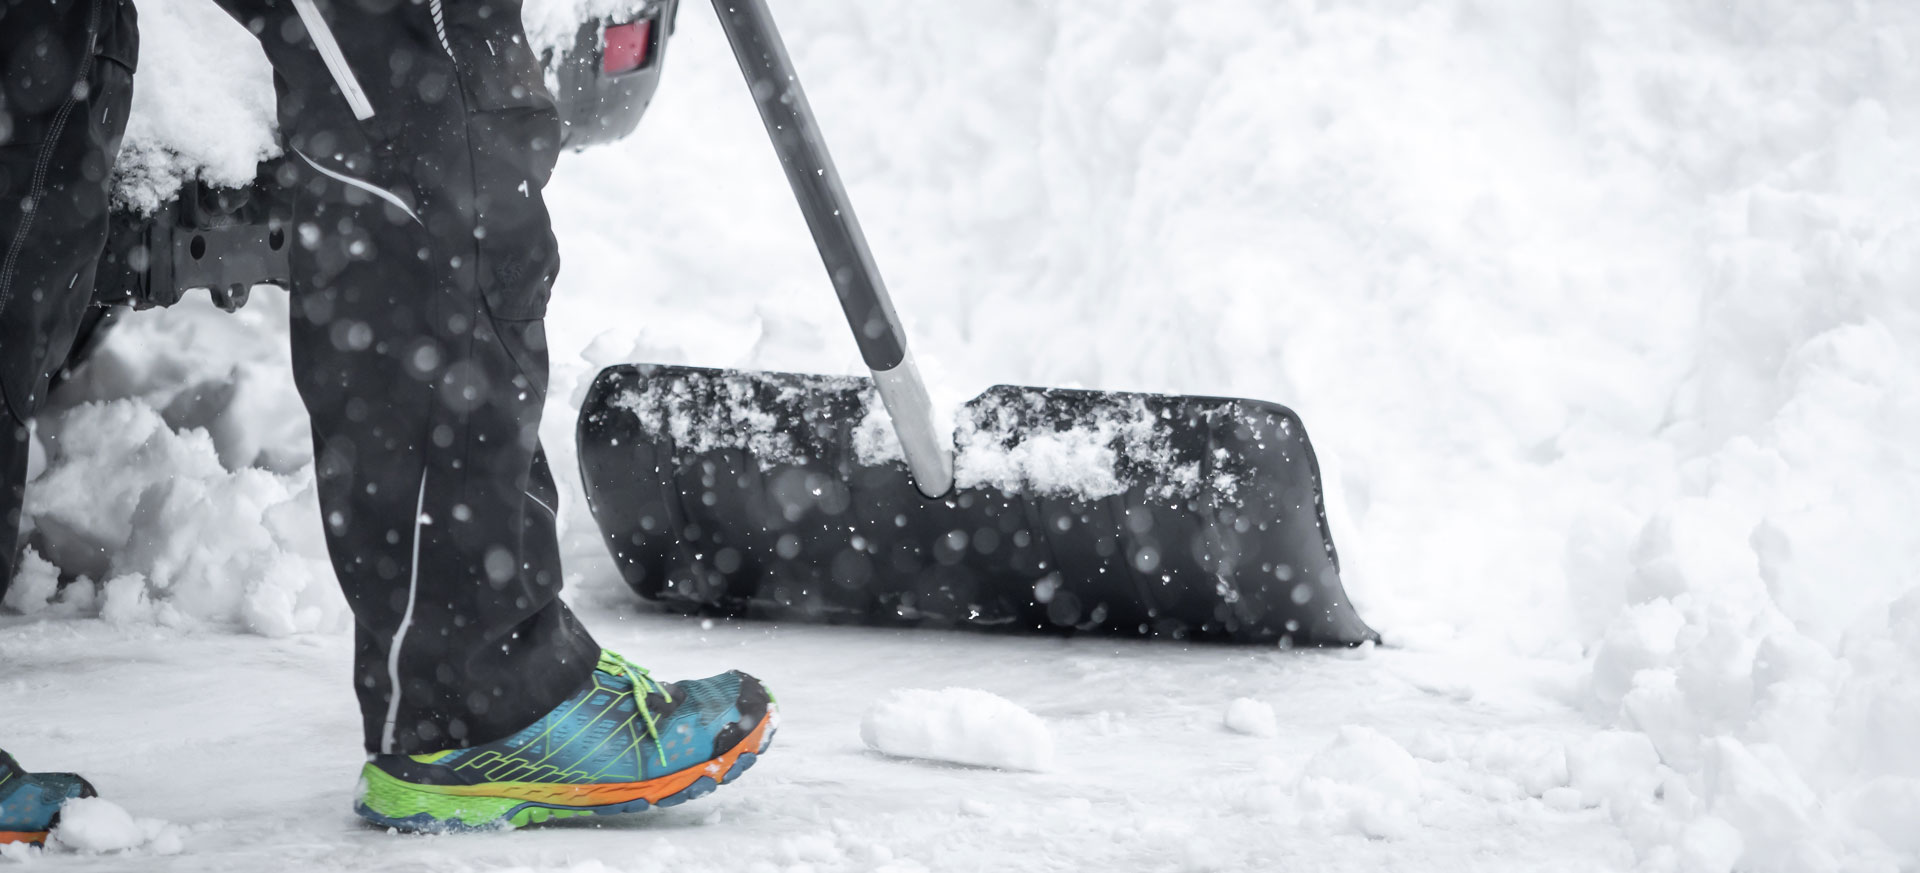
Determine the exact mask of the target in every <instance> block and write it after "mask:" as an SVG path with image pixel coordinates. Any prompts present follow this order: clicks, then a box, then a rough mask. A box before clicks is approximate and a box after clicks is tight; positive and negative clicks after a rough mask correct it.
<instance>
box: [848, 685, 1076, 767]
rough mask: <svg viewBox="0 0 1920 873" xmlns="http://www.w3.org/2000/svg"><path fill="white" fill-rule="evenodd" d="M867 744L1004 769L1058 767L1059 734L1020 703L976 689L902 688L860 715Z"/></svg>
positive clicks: (891, 752) (913, 755)
mask: <svg viewBox="0 0 1920 873" xmlns="http://www.w3.org/2000/svg"><path fill="white" fill-rule="evenodd" d="M860 740H861V742H864V743H866V744H867V748H869V749H873V750H874V751H877V752H880V753H882V754H887V755H892V756H894V757H898V758H924V759H927V760H931V761H947V762H950V763H954V764H968V765H971V766H975V767H995V768H999V769H1003V770H1036V771H1038V770H1050V769H1052V768H1053V734H1052V733H1051V732H1049V731H1048V730H1047V723H1046V722H1045V721H1042V720H1041V719H1040V717H1039V716H1037V715H1034V714H1033V713H1031V712H1028V711H1027V710H1026V709H1024V708H1022V707H1021V706H1020V705H1019V704H1017V703H1014V702H1013V701H1011V700H1008V699H1006V698H1004V697H1001V696H999V695H996V694H992V693H990V692H986V691H980V690H978V689H973V688H948V689H946V690H944V691H929V690H924V689H911V690H905V691H896V692H894V693H893V694H892V695H891V696H889V697H887V698H885V699H883V700H881V701H879V702H877V703H875V704H874V705H873V706H872V707H871V708H870V709H868V710H867V713H866V715H865V716H863V717H862V718H861V719H860Z"/></svg>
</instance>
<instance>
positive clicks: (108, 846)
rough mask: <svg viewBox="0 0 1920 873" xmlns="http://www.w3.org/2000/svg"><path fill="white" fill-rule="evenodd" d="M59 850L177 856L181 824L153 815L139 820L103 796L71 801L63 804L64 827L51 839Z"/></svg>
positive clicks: (180, 839) (56, 831) (61, 826)
mask: <svg viewBox="0 0 1920 873" xmlns="http://www.w3.org/2000/svg"><path fill="white" fill-rule="evenodd" d="M48 839H49V841H50V842H51V843H52V845H53V846H54V847H55V848H57V849H65V850H67V851H72V852H83V853H87V854H98V853H101V852H126V851H129V850H138V851H140V852H141V853H143V854H153V855H176V854H179V853H180V850H181V849H182V848H183V845H182V834H181V829H180V827H179V826H178V825H174V824H170V823H168V822H165V821H161V820H159V819H153V818H140V819H136V818H134V817H133V816H132V815H131V814H129V813H128V812H127V811H126V810H125V809H122V808H120V806H119V804H116V803H114V802H113V801H111V800H107V799H106V798H103V797H83V798H79V799H75V800H69V801H67V802H66V803H65V804H62V805H61V807H60V826H59V827H57V828H55V829H54V831H53V835H52V836H51V837H49V838H48Z"/></svg>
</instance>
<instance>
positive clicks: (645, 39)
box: [600, 18, 653, 74]
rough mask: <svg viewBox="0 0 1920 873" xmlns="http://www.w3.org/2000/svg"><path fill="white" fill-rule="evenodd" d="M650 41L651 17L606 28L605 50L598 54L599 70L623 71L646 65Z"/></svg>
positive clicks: (651, 32) (651, 40) (651, 38)
mask: <svg viewBox="0 0 1920 873" xmlns="http://www.w3.org/2000/svg"><path fill="white" fill-rule="evenodd" d="M652 42H653V20H652V19H646V18H643V19H641V20H639V21H636V22H634V23H632V24H616V25H614V26H612V27H609V28H607V50H606V52H605V53H603V54H602V55H601V56H600V70H601V72H604V73H609V74H611V73H625V72H628V71H629V70H638V69H640V68H641V67H644V66H646V65H647V49H648V48H650V47H651V43H652Z"/></svg>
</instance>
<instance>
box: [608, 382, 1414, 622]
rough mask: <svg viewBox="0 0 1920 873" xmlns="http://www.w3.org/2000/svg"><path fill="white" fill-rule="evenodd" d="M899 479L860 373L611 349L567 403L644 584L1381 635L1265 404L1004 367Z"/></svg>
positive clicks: (631, 571) (620, 547)
mask: <svg viewBox="0 0 1920 873" xmlns="http://www.w3.org/2000/svg"><path fill="white" fill-rule="evenodd" d="M957 417H958V421H957V423H956V427H955V436H956V441H957V447H958V452H957V456H956V459H955V467H956V472H957V475H958V483H957V485H956V486H955V489H954V491H953V492H952V493H950V494H948V495H947V496H946V497H945V498H944V499H941V500H929V499H927V498H925V497H923V496H921V495H920V493H919V492H918V491H917V490H916V489H915V488H914V486H913V483H912V481H911V480H910V479H909V477H908V474H907V468H906V465H905V463H904V462H903V461H902V460H901V458H900V451H899V446H898V444H897V443H896V442H894V438H893V435H892V430H891V425H890V422H889V421H888V419H887V418H886V412H885V410H884V409H883V408H882V406H881V404H880V403H879V398H878V395H877V394H876V393H875V391H874V388H873V383H872V382H871V381H870V380H867V379H861V378H852V377H833V376H806V375H796V374H786V373H753V372H741V371H729V370H710V369H702V368H695V367H671V366H656V365H622V366H616V367H610V368H608V369H606V370H604V371H602V372H601V374H600V376H599V378H598V379H596V380H595V382H594V385H593V387H592V389H591V390H590V391H589V393H588V395H587V399H586V403H585V404H584V405H583V406H582V407H581V413H580V423H579V440H580V466H581V474H582V479H583V480H584V482H585V484H586V490H587V500H588V505H589V506H590V507H591V508H592V510H593V515H594V518H595V520H596V521H597V522H598V523H599V525H600V530H601V532H602V534H603V535H604V536H605V537H606V541H607V545H608V546H609V547H610V548H611V549H612V551H613V555H614V557H615V559H616V561H617V563H618V564H619V566H620V570H621V573H622V574H624V576H625V578H626V580H627V583H628V584H629V585H631V586H633V588H634V590H635V591H638V592H639V593H640V594H641V595H642V596H643V597H646V598H648V599H651V600H659V601H665V602H670V603H671V602H677V603H681V604H686V605H692V606H695V607H699V608H703V609H708V610H717V611H721V612H726V613H730V614H747V613H750V612H751V613H758V614H764V615H768V616H778V617H786V618H793V617H800V618H806V619H812V620H823V621H871V622H888V623H892V622H902V621H904V622H908V623H915V624H931V625H936V626H938V625H974V626H1003V627H1010V628H1018V629H1038V630H1078V631H1087V632H1099V633H1109V634H1120V635H1129V636H1149V637H1166V638H1173V639H1205V640H1224V641H1232V642H1242V643H1286V644H1296V645H1357V644H1360V643H1362V642H1365V641H1368V640H1374V641H1377V640H1378V639H1379V636H1378V635H1377V634H1375V633H1374V631H1373V630H1372V629H1371V628H1369V627H1368V626H1367V625H1366V623H1365V622H1364V621H1362V620H1361V619H1360V616H1359V615H1358V614H1357V613H1356V612H1355V611H1354V609H1353V606H1352V605H1351V604H1350V603H1349V602H1348V600H1347V594H1346V591H1345V589H1344V588H1343V587H1342V586H1341V583H1340V565H1339V558H1338V556H1337V555H1336V554H1335V553H1334V548H1333V539H1332V537H1331V535H1330V533H1329V532H1328V529H1327V522H1326V514H1325V511H1324V509H1323V507H1322V505H1321V500H1320V487H1319V484H1320V471H1319V465H1318V463H1317V462H1316V460H1315V459H1314V455H1313V448H1312V446H1311V445H1310V444H1309V443H1308V442H1307V435H1306V431H1305V430H1304V429H1303V428H1302V426H1301V424H1300V420H1299V418H1298V417H1297V416H1295V415H1294V414H1293V412H1292V411H1290V410H1288V409H1286V408H1285V407H1281V406H1277V405H1274V404H1271V403H1262V402H1258V401H1252V400H1232V399H1223V398H1208V397H1174V396H1164V395H1152V394H1121V393H1112V392H1100V391H1068V390H1055V389H1039V388H1018V387H1010V386H999V387H996V388H993V389H991V390H989V391H987V392H986V393H985V394H982V395H981V396H980V397H978V398H976V399H974V400H973V401H972V402H970V403H968V404H967V405H966V407H965V408H964V409H962V410H961V411H960V412H959V413H958V416H957Z"/></svg>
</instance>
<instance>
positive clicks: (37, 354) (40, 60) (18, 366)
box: [0, 0, 139, 594]
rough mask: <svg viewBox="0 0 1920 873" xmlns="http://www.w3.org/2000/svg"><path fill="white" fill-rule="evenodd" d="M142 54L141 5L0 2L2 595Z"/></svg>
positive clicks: (85, 293)
mask: <svg viewBox="0 0 1920 873" xmlns="http://www.w3.org/2000/svg"><path fill="white" fill-rule="evenodd" d="M138 51H139V36H138V31H137V30H136V29H135V26H134V11H133V3H132V0H0V398H3V399H0V405H3V406H4V407H5V409H4V411H0V594H4V593H5V592H6V589H7V586H8V583H9V582H10V581H11V580H12V578H13V572H14V569H15V567H14V562H15V560H16V558H17V555H18V552H17V548H18V543H17V542H16V540H17V539H18V536H19V531H20V511H21V502H22V499H23V497H24V493H25V492H24V489H25V486H26V473H27V449H28V436H27V422H28V421H30V420H31V419H32V417H33V414H34V411H35V410H36V409H38V408H39V406H40V403H41V401H42V400H43V399H44V398H45V396H46V392H47V381H48V379H49V377H50V376H51V375H52V373H53V371H54V370H56V369H58V368H59V367H60V365H61V363H62V362H64V361H65V360H66V355H67V348H68V347H69V346H70V345H72V343H73V335H74V331H75V329H76V328H77V327H78V326H79V323H80V317H81V314H82V313H83V312H84V310H85V309H86V306H87V302H88V300H89V298H90V297H91V296H92V293H93V274H94V267H95V265H96V264H97V263H98V262H99V259H100V251H101V249H102V248H103V247H104V246H105V245H106V239H107V209H108V186H109V184H110V176H111V175H112V171H113V161H114V157H115V155H116V154H117V153H118V152H119V150H120V137H121V134H122V133H124V132H125V130H126V124H127V109H128V106H129V105H130V103H131V102H132V95H133V65H134V62H135V58H136V55H137V54H138Z"/></svg>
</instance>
